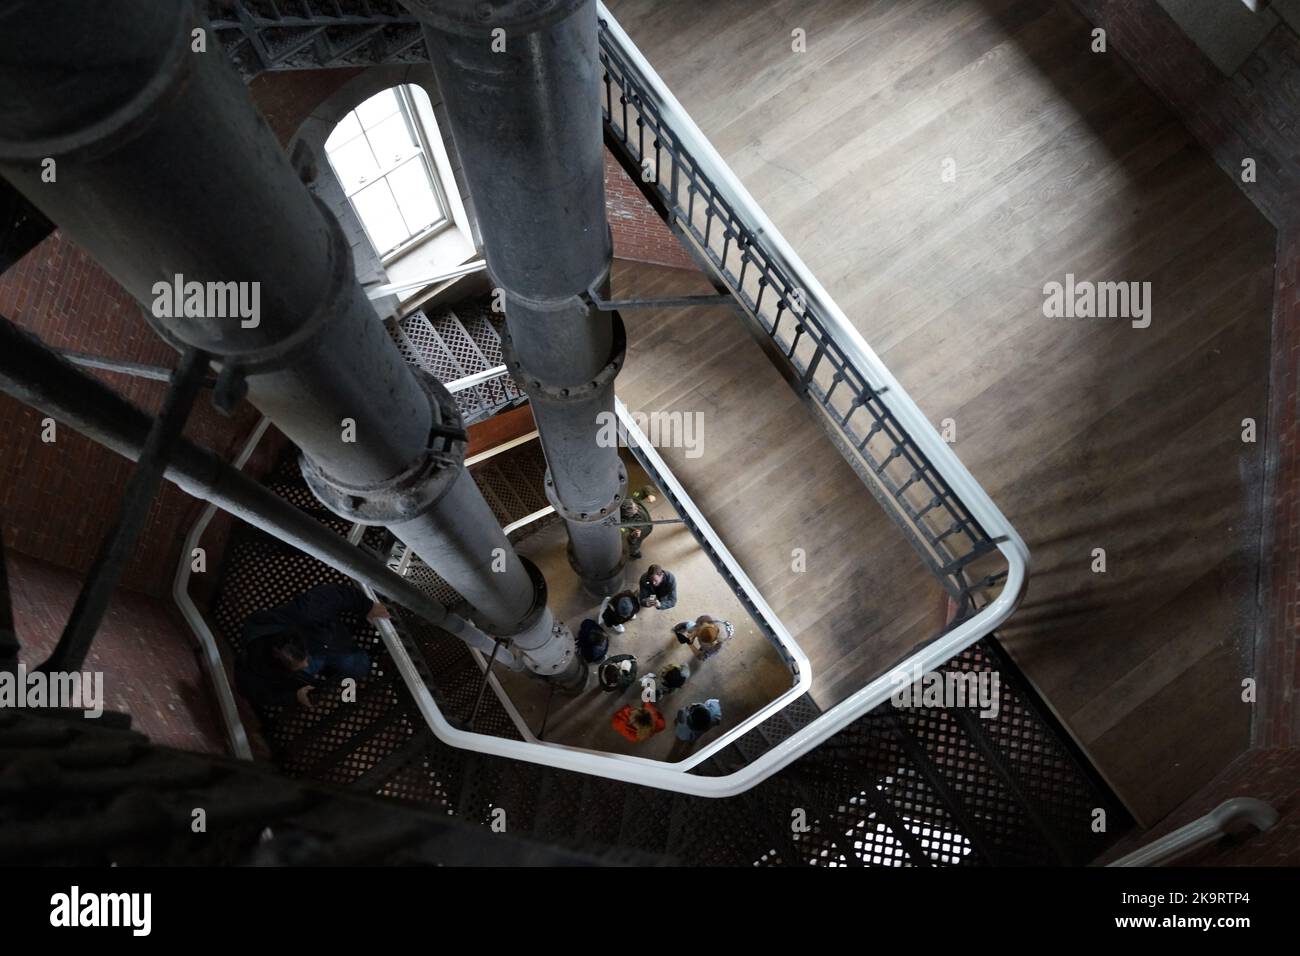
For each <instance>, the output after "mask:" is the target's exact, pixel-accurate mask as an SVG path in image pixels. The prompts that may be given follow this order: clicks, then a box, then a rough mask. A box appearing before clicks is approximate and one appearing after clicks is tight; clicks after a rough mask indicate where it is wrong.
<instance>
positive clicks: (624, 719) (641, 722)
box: [609, 701, 668, 744]
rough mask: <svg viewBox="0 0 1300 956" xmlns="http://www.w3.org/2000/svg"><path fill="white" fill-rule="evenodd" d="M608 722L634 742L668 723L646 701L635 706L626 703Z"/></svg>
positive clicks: (646, 737)
mask: <svg viewBox="0 0 1300 956" xmlns="http://www.w3.org/2000/svg"><path fill="white" fill-rule="evenodd" d="M609 723H610V726H612V727H613V728H614V729H615V730H617V731H618V732H619V733H620V734H622V735H623V736H624V737H626V738H627V739H628V740H630V741H632V743H634V744H639V743H641V742H642V741H645V740H649V739H650V738H651V737H653V736H654V735H655V734H657V733H659V732H660V731H662V730H663V729H664V728H665V727H666V726H667V725H668V724H667V721H665V720H664V715H663V714H661V713H659V708H658V707H656V706H655V705H654V704H652V703H650V702H648V701H647V702H645V703H643V704H642V705H641V706H640V707H636V708H634V707H633V706H632V705H631V704H628V705H627V706H626V707H624V708H623V709H622V710H620V711H619V712H618V713H617V714H615V715H614V716H613V718H612V719H611V720H610V722H609Z"/></svg>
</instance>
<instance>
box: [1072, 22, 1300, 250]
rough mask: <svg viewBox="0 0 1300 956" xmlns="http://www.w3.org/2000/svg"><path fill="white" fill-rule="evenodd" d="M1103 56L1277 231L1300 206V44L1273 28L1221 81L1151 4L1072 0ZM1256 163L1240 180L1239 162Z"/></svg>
mask: <svg viewBox="0 0 1300 956" xmlns="http://www.w3.org/2000/svg"><path fill="white" fill-rule="evenodd" d="M1073 3H1074V5H1075V6H1076V7H1077V8H1079V10H1080V11H1081V12H1082V13H1083V15H1084V16H1085V17H1087V18H1088V20H1089V21H1090V22H1091V23H1093V24H1095V25H1097V26H1100V27H1103V28H1105V30H1106V37H1107V43H1108V46H1109V49H1110V50H1111V51H1112V55H1113V54H1118V55H1119V56H1121V57H1123V58H1124V59H1125V60H1126V61H1128V63H1129V65H1130V66H1132V68H1133V70H1134V71H1135V72H1136V73H1137V75H1138V76H1140V77H1141V78H1142V81H1143V82H1144V83H1146V84H1147V86H1149V87H1151V89H1152V90H1153V91H1154V92H1155V93H1156V94H1157V95H1159V96H1160V97H1161V98H1163V99H1164V100H1165V101H1166V102H1167V103H1169V105H1170V106H1172V107H1173V109H1174V110H1175V112H1177V113H1178V114H1179V115H1180V116H1181V117H1182V119H1183V122H1184V123H1185V124H1186V125H1187V128H1188V130H1189V131H1190V132H1191V133H1192V135H1193V136H1195V137H1196V138H1197V139H1198V140H1200V142H1201V144H1202V145H1203V146H1204V147H1205V149H1206V150H1207V151H1208V152H1209V153H1210V155H1211V156H1213V157H1214V158H1215V160H1216V161H1217V162H1218V163H1219V165H1220V166H1221V167H1222V168H1223V170H1224V171H1225V172H1227V173H1228V174H1229V175H1230V176H1232V178H1233V180H1234V181H1235V182H1236V183H1237V185H1238V186H1239V187H1241V188H1242V189H1244V190H1245V192H1246V194H1247V195H1249V196H1250V197H1251V199H1252V200H1254V201H1255V203H1256V205H1258V206H1259V207H1260V209H1261V210H1262V211H1263V212H1264V213H1265V215H1267V216H1268V217H1269V218H1270V219H1272V220H1273V222H1274V224H1276V225H1278V226H1279V227H1280V226H1282V225H1284V224H1285V223H1286V222H1288V221H1290V220H1291V219H1292V218H1293V217H1294V216H1295V215H1296V213H1297V207H1298V206H1300V125H1297V123H1296V117H1297V115H1300V38H1298V37H1297V36H1296V35H1295V34H1294V33H1293V32H1291V31H1290V30H1289V29H1287V28H1286V27H1285V26H1279V27H1277V28H1275V29H1274V30H1273V31H1272V33H1270V34H1269V36H1268V37H1267V38H1266V39H1265V40H1264V42H1263V43H1262V44H1261V45H1260V46H1259V48H1258V49H1256V50H1255V52H1254V53H1253V54H1252V55H1251V56H1250V57H1249V58H1248V59H1247V60H1246V61H1245V63H1243V64H1242V67H1241V69H1240V70H1238V72H1237V73H1236V74H1235V75H1233V76H1231V77H1227V76H1224V75H1223V74H1222V73H1220V72H1219V70H1218V68H1217V67H1215V66H1214V64H1213V63H1211V62H1210V61H1209V59H1208V58H1206V56H1205V55H1204V54H1203V53H1201V51H1200V50H1199V49H1198V48H1197V46H1196V44H1195V43H1193V42H1192V41H1191V40H1190V39H1189V38H1188V37H1187V35H1186V34H1185V33H1183V31H1182V30H1181V29H1180V28H1179V26H1178V25H1177V24H1176V23H1175V22H1174V21H1173V20H1172V19H1171V18H1170V16H1169V15H1168V14H1167V13H1165V12H1164V10H1162V9H1161V8H1160V6H1159V5H1158V4H1157V3H1156V0H1073ZM1247 157H1250V158H1253V159H1255V161H1256V164H1257V174H1258V178H1257V181H1256V182H1255V183H1251V184H1246V183H1242V181H1241V161H1242V160H1243V159H1245V158H1247Z"/></svg>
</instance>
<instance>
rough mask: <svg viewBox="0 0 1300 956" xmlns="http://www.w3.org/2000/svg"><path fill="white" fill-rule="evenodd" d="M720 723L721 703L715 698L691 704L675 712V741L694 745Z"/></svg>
mask: <svg viewBox="0 0 1300 956" xmlns="http://www.w3.org/2000/svg"><path fill="white" fill-rule="evenodd" d="M720 723H722V703H721V702H720V701H719V700H718V699H717V698H716V697H710V698H709V699H708V700H706V701H704V702H703V703H698V704H691V705H690V706H689V707H683V708H682V709H681V710H679V711H678V712H677V725H676V732H677V739H678V740H684V741H686V742H687V743H694V742H695V741H697V740H699V739H700V737H702V736H703V735H704V734H706V733H708V732H709V731H710V730H712V729H713V728H714V727H716V726H718V724H720Z"/></svg>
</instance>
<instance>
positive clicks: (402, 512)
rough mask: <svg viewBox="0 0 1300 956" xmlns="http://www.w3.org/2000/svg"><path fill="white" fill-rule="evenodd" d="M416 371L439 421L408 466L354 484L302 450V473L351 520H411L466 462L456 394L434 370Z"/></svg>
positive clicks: (326, 500)
mask: <svg viewBox="0 0 1300 956" xmlns="http://www.w3.org/2000/svg"><path fill="white" fill-rule="evenodd" d="M413 371H415V372H416V379H417V381H419V383H420V387H421V388H422V389H424V393H425V395H427V396H428V398H429V406H430V410H431V411H432V413H433V414H432V418H433V422H434V425H433V427H432V428H431V429H430V430H429V441H428V444H427V446H426V447H425V450H424V452H423V453H422V454H421V455H420V456H419V458H417V459H416V461H415V462H414V463H412V465H411V466H410V467H409V468H407V469H406V471H404V472H402V473H401V474H400V475H397V476H395V477H393V478H390V479H388V480H387V481H382V482H379V483H377V484H373V485H350V484H347V483H345V482H342V481H339V480H338V479H337V478H333V477H331V476H330V475H327V474H326V473H325V472H324V471H323V470H322V469H321V467H320V466H319V465H317V464H316V463H315V462H314V461H312V460H311V459H310V458H308V457H307V455H306V454H304V455H303V456H302V462H301V464H302V476H303V479H304V480H305V481H306V482H307V487H308V488H310V489H311V491H312V494H314V495H315V496H316V497H317V498H319V499H320V501H321V503H322V504H324V505H325V507H327V508H329V509H330V511H333V512H334V513H335V514H337V515H340V516H341V517H344V518H346V519H347V520H349V521H353V522H356V523H358V524H364V525H392V524H401V523H403V522H406V521H411V520H413V519H415V518H417V517H419V516H420V515H422V514H424V513H425V512H426V511H428V510H429V509H430V508H432V507H433V506H434V505H435V504H437V502H438V499H440V498H441V497H442V496H443V495H444V494H446V493H447V490H448V489H449V488H451V486H452V484H453V483H454V482H455V481H456V479H457V478H458V477H459V475H460V471H461V468H462V467H463V466H464V461H465V445H466V443H467V441H468V436H467V435H466V434H465V429H464V427H463V425H462V424H461V417H460V410H459V409H458V408H457V407H456V400H455V399H454V398H453V397H452V396H451V393H449V392H448V391H447V389H446V388H444V387H443V385H442V383H441V382H439V381H438V380H437V379H435V378H434V377H433V376H432V375H430V374H429V373H427V372H424V371H423V370H418V369H416V370H413Z"/></svg>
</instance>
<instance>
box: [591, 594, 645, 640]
mask: <svg viewBox="0 0 1300 956" xmlns="http://www.w3.org/2000/svg"><path fill="white" fill-rule="evenodd" d="M637 610H638V605H637V601H636V595H635V594H633V593H632V592H631V591H620V592H618V594H615V595H614V596H613V597H607V598H605V603H604V604H602V605H601V606H600V623H601V624H604V625H605V626H606V627H607V628H609V629H610V630H611V631H613V632H614V633H616V634H622V633H623V631H624V630H625V628H624V627H623V625H625V624H626V623H627V622H628V621H630V620H632V619H633V618H634V617H636V612H637Z"/></svg>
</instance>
